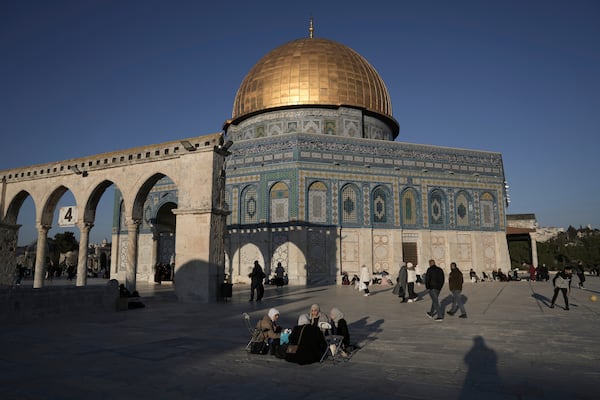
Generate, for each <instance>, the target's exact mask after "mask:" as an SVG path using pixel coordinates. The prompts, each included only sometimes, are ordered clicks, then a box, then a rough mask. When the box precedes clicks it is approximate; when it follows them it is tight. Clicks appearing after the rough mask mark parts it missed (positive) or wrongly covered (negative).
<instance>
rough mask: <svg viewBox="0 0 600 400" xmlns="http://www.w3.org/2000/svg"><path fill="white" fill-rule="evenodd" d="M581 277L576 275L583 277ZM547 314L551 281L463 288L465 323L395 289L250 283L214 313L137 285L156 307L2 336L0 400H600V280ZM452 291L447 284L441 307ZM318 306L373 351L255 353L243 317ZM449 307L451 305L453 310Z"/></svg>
mask: <svg viewBox="0 0 600 400" xmlns="http://www.w3.org/2000/svg"><path fill="white" fill-rule="evenodd" d="M574 282H577V278H576V277H574ZM586 284H587V285H586V290H580V289H577V288H573V289H572V292H571V296H570V299H571V310H570V311H565V310H564V309H562V307H561V306H562V304H563V303H562V297H559V300H558V301H557V304H558V305H559V306H558V307H557V308H555V309H550V308H548V304H549V298H550V297H551V295H552V284H551V283H550V282H528V281H522V282H507V283H500V282H482V283H477V284H472V283H465V288H464V291H463V294H464V296H465V297H466V299H467V302H466V308H467V312H468V316H469V317H468V319H458V318H457V316H456V315H455V316H454V317H450V316H446V318H445V320H444V321H443V322H435V321H433V320H431V319H429V318H428V317H427V316H426V315H425V312H426V311H428V310H429V306H430V301H429V297H428V295H427V294H426V292H425V291H424V287H423V286H421V287H417V289H418V292H419V293H421V296H422V297H423V300H422V301H418V302H416V303H412V304H406V303H405V304H400V303H399V300H398V298H397V297H395V296H393V295H392V294H391V290H392V288H391V287H389V286H381V285H375V286H374V287H373V288H372V295H371V296H370V297H364V296H363V295H362V294H361V293H359V292H357V291H356V290H355V289H353V287H347V286H323V287H309V288H307V287H285V288H284V289H283V290H281V291H277V289H276V288H273V287H267V292H266V295H265V298H264V300H263V301H262V302H261V303H249V302H248V301H247V300H248V297H249V295H248V293H249V288H248V286H247V285H235V286H234V293H233V298H232V299H231V300H230V301H228V302H219V303H216V304H210V305H205V304H182V303H178V302H177V301H176V299H175V296H174V294H173V291H172V287H171V286H170V285H168V284H163V285H161V286H154V285H148V284H146V285H138V290H140V292H141V294H142V296H143V298H144V302H145V303H146V305H147V307H146V308H144V309H138V310H129V311H123V312H115V313H110V314H106V313H99V314H97V315H84V316H77V317H61V318H60V319H55V320H50V319H43V320H38V321H34V322H29V323H21V324H10V325H6V324H3V325H2V326H1V327H0V340H1V343H2V352H0V371H2V373H1V375H0V399H2V400H12V399H20V400H25V399H36V400H42V399H61V400H62V399H86V400H92V399H220V400H225V399H257V400H258V399H270V400H272V399H286V400H290V399H327V398H329V399H361V400H362V399H365V398H368V399H371V398H380V399H391V398H395V399H486V400H487V399H492V400H493V399H596V398H598V392H599V391H600V362H599V361H600V337H599V332H600V318H599V316H600V301H596V302H592V301H591V300H590V295H591V294H596V295H598V296H599V297H600V278H597V277H588V280H587V282H586ZM448 295H449V292H448V289H447V285H446V287H445V288H444V289H443V290H442V293H441V296H440V298H441V299H445V298H446V297H447V296H448ZM312 303H319V304H320V305H321V308H322V309H323V310H327V311H328V310H329V309H330V308H331V307H332V306H337V307H338V308H340V309H341V310H342V311H344V313H345V314H346V320H347V321H348V324H349V328H350V333H351V338H352V341H353V342H357V343H359V344H360V345H361V346H362V348H361V349H360V350H359V351H358V352H356V353H355V354H354V355H353V357H352V358H351V359H350V360H349V361H346V362H337V363H334V362H332V361H331V360H327V361H325V362H323V363H321V364H318V363H317V364H312V365H305V366H299V365H296V364H291V363H288V362H286V361H284V360H280V359H277V358H275V357H272V356H258V355H251V354H247V353H246V352H245V351H244V346H245V345H246V343H247V341H248V338H249V335H248V333H247V330H246V328H245V326H244V322H243V318H242V313H243V312H248V313H250V315H251V316H252V321H253V322H256V321H257V319H258V318H260V317H262V316H263V315H264V314H265V313H266V312H267V311H268V309H269V308H270V307H276V308H278V309H279V311H280V312H281V319H280V322H281V324H282V325H283V326H284V327H291V326H293V325H294V324H295V322H296V320H297V317H298V315H299V314H300V313H305V312H308V310H309V308H310V305H311V304H312ZM443 303H444V304H445V309H446V310H448V309H449V308H448V303H447V301H444V302H443Z"/></svg>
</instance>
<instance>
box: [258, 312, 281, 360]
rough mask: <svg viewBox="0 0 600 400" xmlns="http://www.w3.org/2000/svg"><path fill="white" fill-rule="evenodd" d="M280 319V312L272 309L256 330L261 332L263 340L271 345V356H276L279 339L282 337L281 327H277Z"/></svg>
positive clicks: (259, 322)
mask: <svg viewBox="0 0 600 400" xmlns="http://www.w3.org/2000/svg"><path fill="white" fill-rule="evenodd" d="M278 319H279V310H277V309H276V308H271V309H270V310H269V312H268V313H267V315H265V316H264V317H263V318H262V319H261V320H260V321H258V323H257V324H256V328H257V329H258V330H259V331H260V333H261V335H262V338H263V340H264V341H265V342H267V343H268V344H269V352H270V354H275V352H276V351H277V348H278V347H279V338H280V337H281V327H280V326H279V325H277V320H278Z"/></svg>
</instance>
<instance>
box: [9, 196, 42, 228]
mask: <svg viewBox="0 0 600 400" xmlns="http://www.w3.org/2000/svg"><path fill="white" fill-rule="evenodd" d="M30 196H31V194H30V193H29V192H28V191H26V190H21V191H20V192H19V193H17V194H16V195H15V197H13V198H12V200H11V201H10V203H9V204H8V207H7V209H6V215H4V218H3V221H4V223H6V224H11V225H14V224H16V223H17V218H18V216H19V211H20V210H21V206H22V205H23V203H24V202H25V200H27V198H28V197H30ZM31 198H32V200H33V202H34V205H35V199H34V198H33V196H31Z"/></svg>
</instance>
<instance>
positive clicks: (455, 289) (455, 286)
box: [448, 262, 472, 318]
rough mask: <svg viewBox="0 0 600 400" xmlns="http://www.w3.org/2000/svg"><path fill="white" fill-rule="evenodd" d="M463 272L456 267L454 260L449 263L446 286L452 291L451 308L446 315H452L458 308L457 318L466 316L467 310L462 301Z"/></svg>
mask: <svg viewBox="0 0 600 400" xmlns="http://www.w3.org/2000/svg"><path fill="white" fill-rule="evenodd" d="M471 271H472V270H471ZM463 281H464V279H463V274H462V272H461V271H460V269H458V266H457V265H456V263H455V262H451V263H450V276H449V277H448V286H449V288H450V292H451V293H452V308H450V311H448V315H454V314H456V312H457V311H458V309H460V316H459V318H467V312H466V311H465V306H464V304H463V301H462V293H461V292H462V287H463Z"/></svg>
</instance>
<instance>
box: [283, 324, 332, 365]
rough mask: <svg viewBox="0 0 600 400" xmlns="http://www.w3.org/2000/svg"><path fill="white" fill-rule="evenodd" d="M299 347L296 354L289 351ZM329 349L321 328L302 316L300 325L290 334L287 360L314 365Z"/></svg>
mask: <svg viewBox="0 0 600 400" xmlns="http://www.w3.org/2000/svg"><path fill="white" fill-rule="evenodd" d="M294 345H297V346H298V347H297V348H296V351H295V352H294V353H292V352H290V351H289V350H290V349H291V348H292V347H294ZM326 348H327V343H326V342H325V338H324V337H323V333H322V332H321V330H320V329H319V328H317V327H316V326H313V325H311V324H310V319H309V318H308V316H307V315H306V314H302V315H300V317H299V318H298V325H297V326H295V327H294V329H292V333H290V337H289V344H288V352H287V353H286V355H285V360H286V361H289V362H293V363H297V364H300V365H305V364H312V363H315V362H318V361H320V360H321V356H322V355H323V353H324V352H325V349H326Z"/></svg>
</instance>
